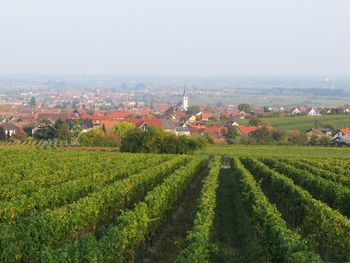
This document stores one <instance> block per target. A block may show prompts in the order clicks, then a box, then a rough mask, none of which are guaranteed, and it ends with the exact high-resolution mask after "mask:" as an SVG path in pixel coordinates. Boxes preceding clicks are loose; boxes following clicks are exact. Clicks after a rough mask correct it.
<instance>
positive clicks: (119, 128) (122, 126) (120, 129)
mask: <svg viewBox="0 0 350 263" xmlns="http://www.w3.org/2000/svg"><path fill="white" fill-rule="evenodd" d="M133 128H135V125H134V124H132V123H129V122H120V123H118V124H116V125H114V127H113V132H114V133H115V134H116V135H117V136H118V137H119V138H120V139H122V138H123V137H124V136H125V134H126V133H127V132H128V131H129V130H131V129H133Z"/></svg>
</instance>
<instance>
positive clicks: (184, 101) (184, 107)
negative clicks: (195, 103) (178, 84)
mask: <svg viewBox="0 0 350 263" xmlns="http://www.w3.org/2000/svg"><path fill="white" fill-rule="evenodd" d="M179 104H180V103H179ZM188 107H189V103H188V96H187V94H186V88H184V92H183V94H182V103H181V106H180V108H179V110H183V111H187V110H188Z"/></svg>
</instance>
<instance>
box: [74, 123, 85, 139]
mask: <svg viewBox="0 0 350 263" xmlns="http://www.w3.org/2000/svg"><path fill="white" fill-rule="evenodd" d="M82 130H83V127H82V126H81V125H80V122H79V121H78V120H74V121H73V124H72V133H73V137H75V138H77V137H79V135H80V133H81V132H82Z"/></svg>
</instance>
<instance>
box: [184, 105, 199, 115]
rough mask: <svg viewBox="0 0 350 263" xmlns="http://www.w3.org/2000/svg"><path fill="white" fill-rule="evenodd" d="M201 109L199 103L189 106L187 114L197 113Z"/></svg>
mask: <svg viewBox="0 0 350 263" xmlns="http://www.w3.org/2000/svg"><path fill="white" fill-rule="evenodd" d="M200 111H201V109H200V107H199V106H198V105H193V106H190V107H188V109H187V114H188V115H193V114H197V113H198V112H200Z"/></svg>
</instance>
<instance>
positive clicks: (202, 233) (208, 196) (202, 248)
mask: <svg viewBox="0 0 350 263" xmlns="http://www.w3.org/2000/svg"><path fill="white" fill-rule="evenodd" d="M220 168H221V158H220V156H216V157H215V158H214V162H213V166H212V167H211V169H210V171H209V175H208V176H207V177H206V178H205V179H204V182H203V188H202V191H201V195H200V197H199V201H198V208H197V213H196V218H195V221H194V227H193V229H192V230H191V232H190V233H189V235H188V236H187V243H188V245H187V247H186V248H185V249H184V250H183V251H182V252H181V253H180V255H179V256H178V258H177V259H176V261H175V262H177V263H186V262H198V263H200V262H209V259H210V251H211V249H210V248H211V244H210V238H211V234H212V230H213V223H214V210H215V207H216V191H217V188H218V186H219V172H220Z"/></svg>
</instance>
